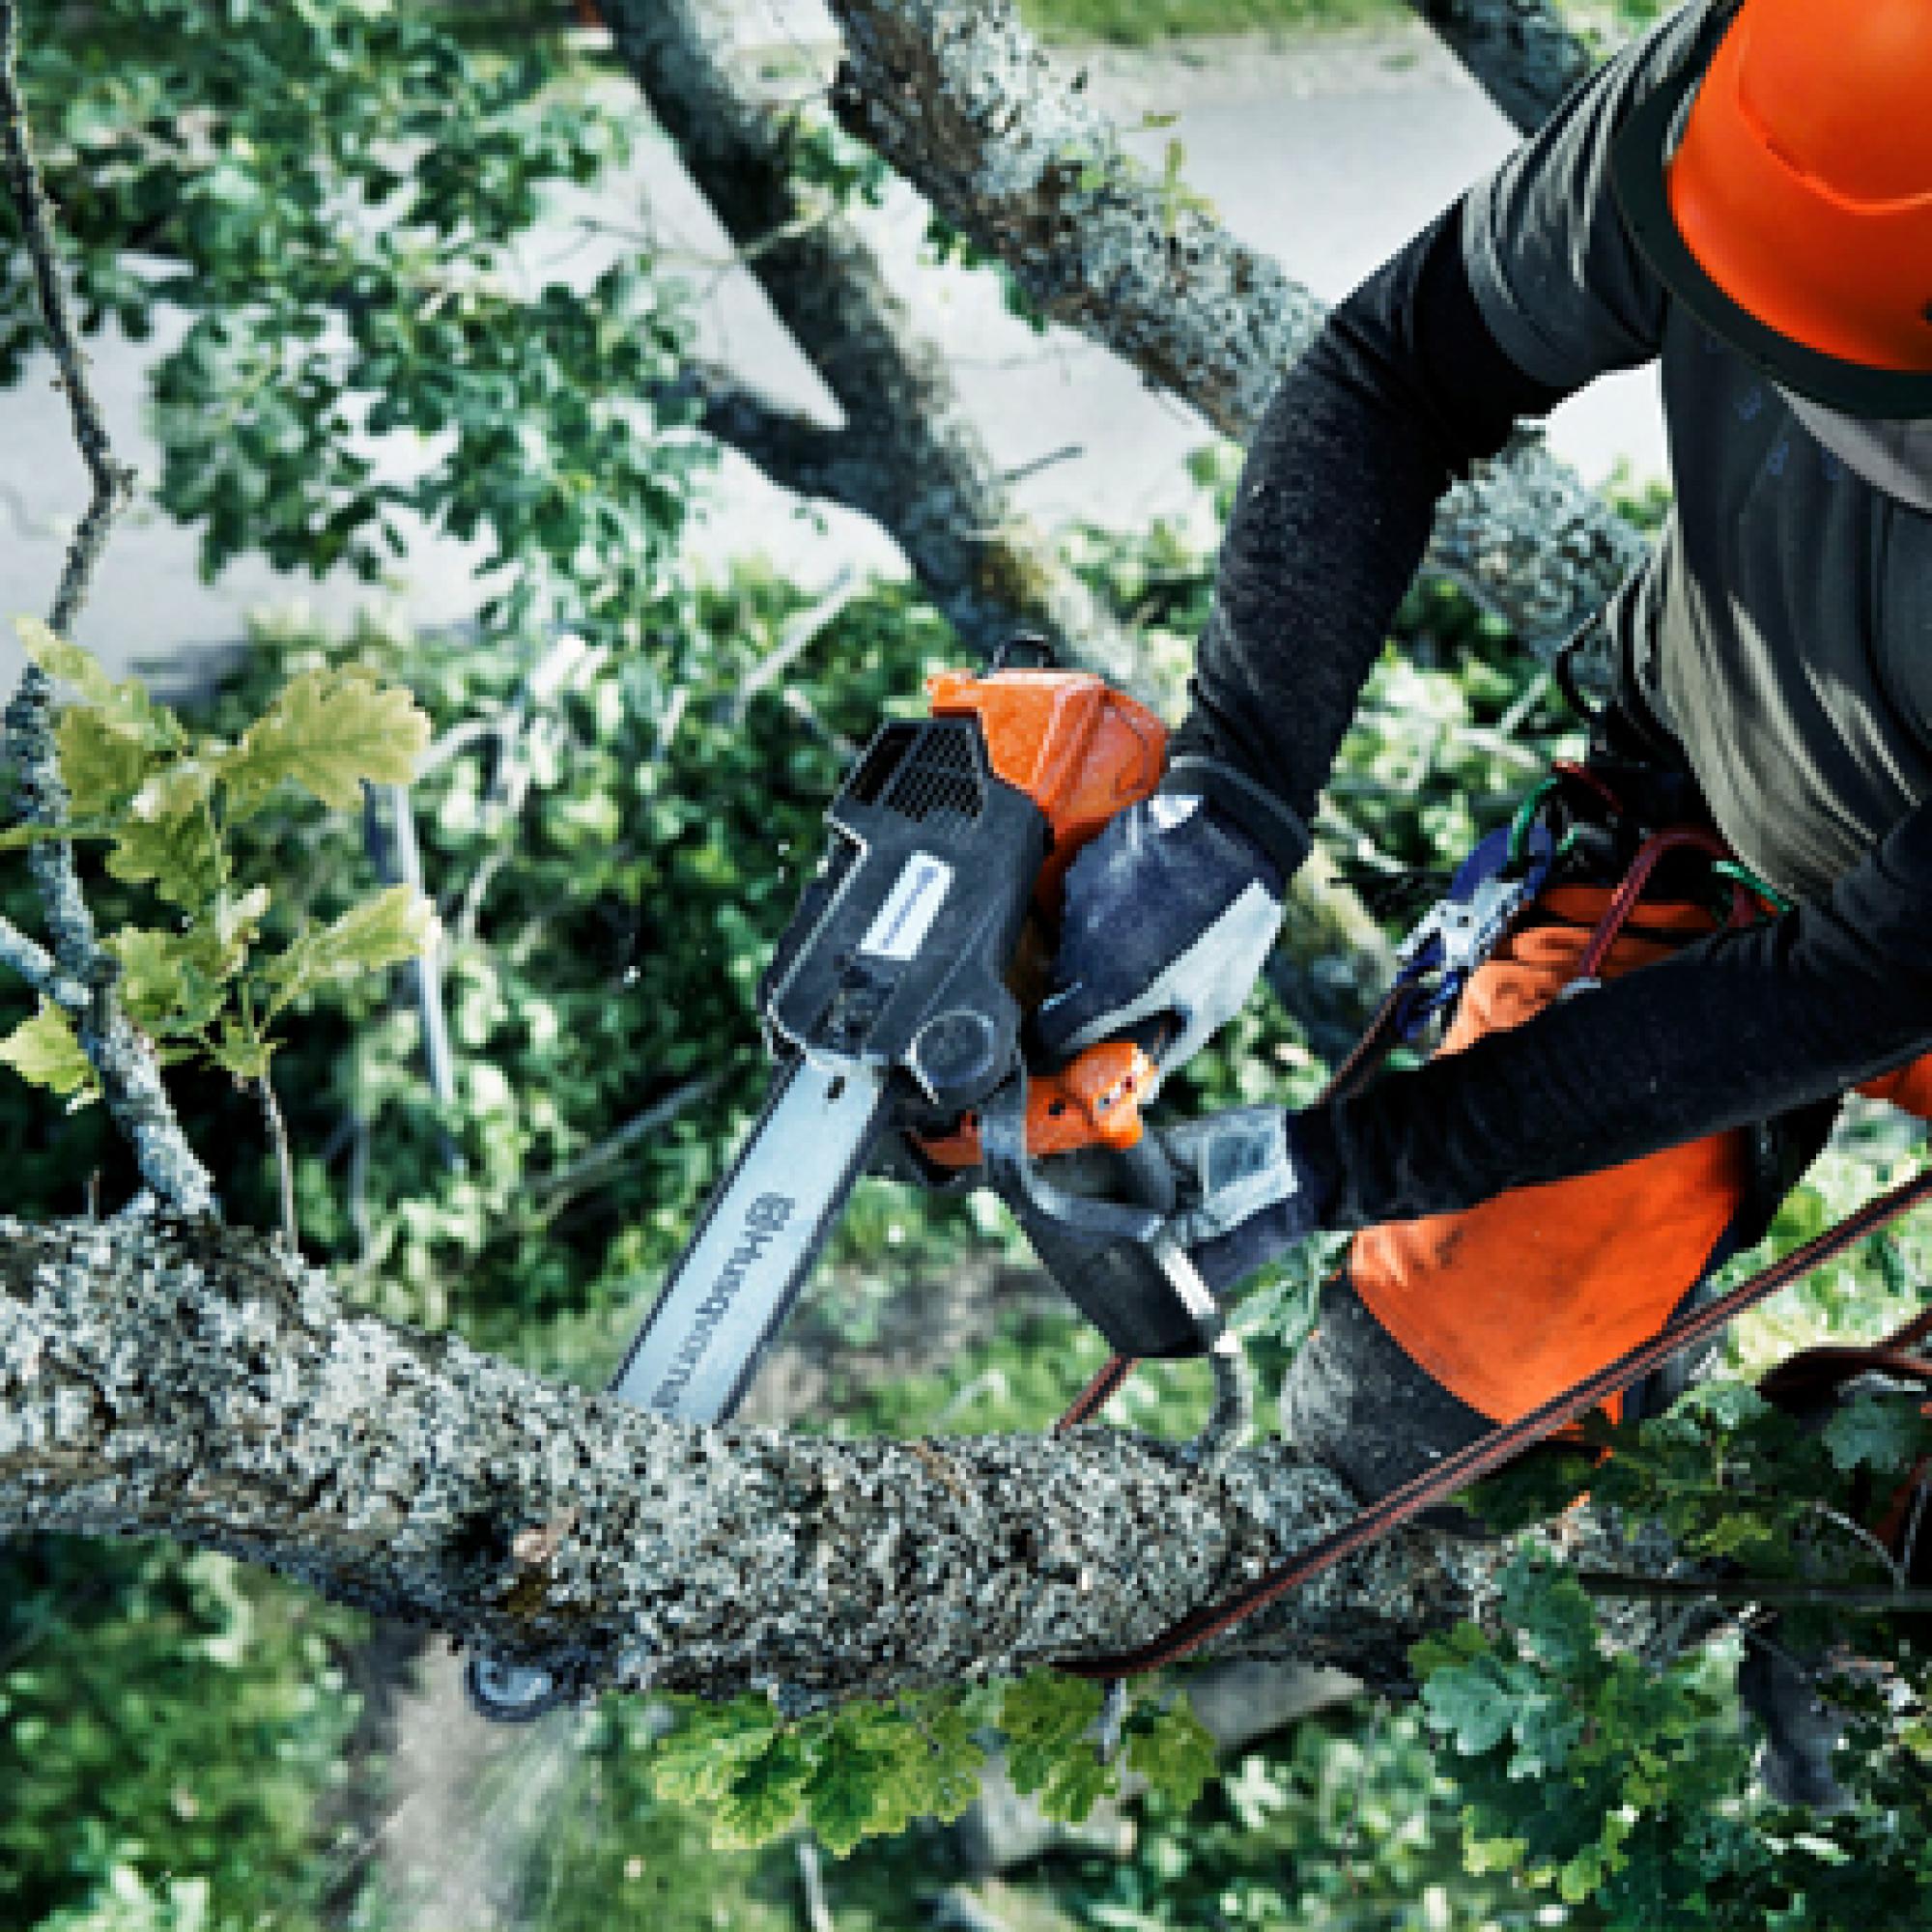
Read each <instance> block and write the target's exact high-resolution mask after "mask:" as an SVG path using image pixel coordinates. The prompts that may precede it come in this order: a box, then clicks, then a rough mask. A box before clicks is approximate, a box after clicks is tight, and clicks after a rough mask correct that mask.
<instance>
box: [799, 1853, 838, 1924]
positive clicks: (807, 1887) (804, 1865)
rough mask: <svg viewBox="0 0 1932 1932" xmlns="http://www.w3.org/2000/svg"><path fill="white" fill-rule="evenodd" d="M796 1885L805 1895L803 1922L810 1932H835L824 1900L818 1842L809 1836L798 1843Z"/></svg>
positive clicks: (823, 1878)
mask: <svg viewBox="0 0 1932 1932" xmlns="http://www.w3.org/2000/svg"><path fill="white" fill-rule="evenodd" d="M798 1883H799V1888H800V1889H801V1890H802V1891H803V1892H804V1893H805V1922H806V1925H807V1926H808V1927H809V1928H810V1932H836V1928H835V1926H834V1923H833V1918H832V1908H831V1906H830V1905H828V1904H827V1903H826V1900H825V1873H824V1871H823V1870H822V1869H821V1868H820V1864H819V1858H818V1842H817V1840H816V1839H814V1838H811V1837H809V1836H808V1837H803V1838H801V1839H800V1840H799V1841H798Z"/></svg>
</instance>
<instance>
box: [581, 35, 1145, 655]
mask: <svg viewBox="0 0 1932 1932" xmlns="http://www.w3.org/2000/svg"><path fill="white" fill-rule="evenodd" d="M600 11H601V12H602V14H603V16H604V19H605V21H606V23H607V25H608V26H609V27H610V29H611V36H612V39H613V40H614V42H615V45H616V50H617V54H618V56H619V58H620V59H621V60H622V61H623V62H624V63H625V65H626V67H627V68H628V69H629V70H630V71H631V73H632V74H633V75H634V76H635V77H636V79H637V82H638V85H639V88H640V89H641V91H642V93H643V95H644V98H645V99H647V100H648V101H649V103H650V106H651V111H652V113H653V114H654V115H655V116H656V117H657V119H658V121H659V123H660V124H661V125H662V127H663V128H664V129H665V131H666V133H667V134H668V135H669V136H670V138H671V139H672V140H673V141H674V142H675V143H676V145H677V150H678V156H679V158H680V160H681V161H682V162H683V164H684V167H685V169H686V171H687V172H688V173H689V174H690V176H691V178H692V180H693V182H695V183H696V185H697V187H698V189H699V190H700V191H701V192H702V193H703V195H704V197H705V199H706V200H707V201H708V202H709V203H710V204H711V207H712V209H713V211H714V213H716V214H717V216H718V218H719V221H720V222H721V223H722V224H723V226H724V228H725V232H726V234H728V235H729V236H730V237H731V239H732V241H734V242H735V243H737V245H738V246H739V248H741V249H742V250H744V251H746V266H747V267H748V268H749V269H750V270H751V271H752V273H753V274H754V275H755V276H756V277H757V280H758V283H759V286H760V287H761V288H762V289H763V290H764V292H765V294H766V296H767V297H768V298H770V300H771V303H772V306H773V308H774V309H775V310H776V311H777V312H778V316H779V319H780V320H781V322H782V323H783V324H784V326H785V327H786V328H787V329H788V330H789V331H790V332H791V335H792V336H793V338H794V339H795V340H796V341H797V343H798V345H799V347H800V348H801V349H802V350H803V351H804V353H805V355H806V356H807V357H808V359H809V360H810V362H811V363H812V365H813V367H814V368H816V369H817V371H818V373H819V374H820V376H822V377H823V378H824V380H825V383H826V385H827V386H828V387H829V388H830V389H831V391H832V393H833V396H834V397H835V398H836V399H837V401H838V407H839V410H840V411H841V412H842V413H843V415H844V418H845V422H844V427H843V428H841V429H830V428H825V427H822V426H820V425H817V424H813V423H810V422H809V421H807V420H805V419H803V418H799V417H796V416H791V415H788V414H787V413H786V412H783V411H780V410H775V409H772V408H770V407H769V406H767V405H763V404H761V403H760V402H759V400H758V399H757V398H756V397H753V396H749V395H745V394H742V393H738V394H732V393H728V392H727V393H724V394H720V395H719V396H718V397H716V399H715V400H714V402H713V405H712V407H711V409H710V411H709V412H708V421H707V427H709V428H710V429H711V430H712V431H713V433H714V434H716V435H718V436H719V437H720V438H721V440H726V441H730V442H732V443H733V444H734V445H735V446H738V447H740V448H742V449H743V451H744V452H745V453H746V454H747V455H748V456H750V457H751V459H752V460H753V462H754V463H760V464H761V465H764V466H768V467H769V470H770V473H771V474H772V475H773V479H774V480H775V481H778V482H781V483H783V484H784V485H785V486H786V487H787V488H790V489H794V490H797V491H799V492H800V493H801V494H805V495H809V496H813V497H823V498H825V499H827V500H829V501H832V502H836V503H841V504H843V505H845V506H846V507H847V508H849V509H854V510H858V511H860V512H861V513H863V514H864V515H866V516H868V517H870V518H872V519H873V520H874V521H875V522H876V523H878V524H879V525H880V526H881V527H882V528H884V529H885V530H886V531H887V532H888V533H889V534H890V535H891V536H892V537H893V538H894V539H895V541H896V542H897V544H898V545H899V548H900V549H901V550H902V551H903V552H904V553H905V555H906V560H907V562H908V563H910V564H911V566H912V568H913V570H914V571H915V572H916V573H917V574H918V576H919V578H920V580H921V582H923V584H924V585H925V587H926V590H927V592H928V593H929V594H930V595H931V597H932V598H933V601H934V602H935V603H936V604H937V605H938V606H939V608H940V609H941V610H942V611H944V612H945V613H946V615H947V617H948V618H949V620H950V621H951V622H952V626H953V628H954V629H955V630H956V631H957V632H958V633H959V636H960V638H961V639H962V640H963V641H964V642H966V643H967V644H968V645H970V646H972V647H974V648H976V649H982V650H983V649H990V648H991V647H992V646H993V645H995V644H998V643H1001V642H1003V641H1004V640H1005V639H1008V638H1009V637H1011V636H1012V635H1013V634H1014V632H1015V631H1021V630H1029V629H1032V630H1044V631H1046V632H1048V633H1049V634H1050V635H1051V636H1053V637H1054V638H1055V639H1064V640H1065V643H1066V645H1067V646H1068V648H1069V649H1070V650H1072V651H1074V652H1076V653H1077V654H1079V655H1080V656H1081V657H1082V658H1083V660H1084V661H1086V662H1088V663H1090V664H1092V665H1093V666H1094V668H1096V669H1103V670H1105V671H1106V672H1108V674H1109V675H1111V676H1114V677H1116V678H1122V679H1127V678H1131V677H1133V675H1134V674H1135V672H1136V670H1137V669H1138V668H1139V667H1138V666H1137V665H1136V662H1135V660H1136V655H1137V654H1136V653H1135V651H1134V649H1133V647H1132V645H1131V642H1130V641H1129V640H1128V639H1126V638H1125V636H1124V635H1123V634H1122V631H1121V629H1120V626H1119V625H1118V624H1117V623H1116V622H1115V620H1114V618H1113V617H1112V616H1111V614H1110V613H1108V612H1107V611H1104V610H1103V609H1102V608H1101V606H1100V605H1099V603H1098V602H1097V600H1095V599H1094V596H1093V595H1092V593H1091V592H1089V591H1088V589H1087V587H1086V586H1085V585H1084V584H1083V583H1082V582H1080V580H1079V579H1078V578H1077V577H1076V576H1075V575H1074V574H1073V572H1072V571H1071V570H1069V569H1068V568H1067V567H1066V565H1065V563H1064V562H1063V561H1062V560H1061V558H1060V557H1059V555H1058V554H1057V553H1056V552H1055V550H1054V548H1053V546H1052V544H1051V543H1050V542H1048V540H1047V539H1046V538H1045V537H1044V536H1043V535H1042V534H1041V533H1040V532H1039V531H1037V529H1035V528H1034V527H1033V526H1032V525H1031V524H1029V523H1028V522H1027V520H1026V519H1025V518H1024V517H1022V516H1021V515H1020V514H1019V512H1018V511H1017V510H1016V509H1015V507H1014V505H1013V503H1012V500H1011V497H1010V496H1009V493H1008V491H1007V488H1006V485H1005V483H1004V482H1003V480H1002V478H1001V475H1000V471H999V469H998V468H997V467H996V465H995V464H994V462H993V460H992V457H991V455H990V454H989V452H988V451H987V449H986V447H985V444H984V442H983V440H981V438H980V433H979V431H978V429H977V428H976V427H975V426H974V424H973V423H972V421H971V419H970V417H969V416H968V415H967V413H966V412H965V410H964V409H963V408H962V406H961V404H960V401H959V397H958V394H957V392H956V390H955V389H954V387H953V384H952V375H951V372H950V370H949V369H948V367H947V364H946V361H945V358H944V357H943V356H942V355H941V354H940V352H939V350H938V349H937V348H936V347H935V346H934V345H933V344H932V343H931V342H929V341H927V340H926V339H925V338H924V337H923V335H922V334H921V333H920V332H919V330H918V328H917V327H915V326H914V324H913V321H912V318H911V317H910V316H909V315H908V314H907V312H906V308H905V304H904V303H903V302H901V301H900V300H899V298H897V297H896V296H895V294H894V293H893V291H892V289H891V287H890V286H889V284H888V283H887V281H886V277H885V274H884V272H883V270H881V267H880V264H879V262H878V259H877V257H876V256H875V255H874V254H873V253H872V250H871V248H870V247H869V245H868V244H867V241H866V240H865V238H864V237H863V236H862V235H861V234H860V233H859V231H858V229H857V228H856V227H855V226H854V225H853V224H852V223H851V222H850V221H848V220H846V219H845V218H844V217H843V216H841V215H838V214H836V213H833V214H825V215H815V214H814V211H813V210H811V209H810V207H809V206H808V205H807V204H806V203H805V202H804V201H803V199H802V198H801V195H800V190H799V185H798V181H797V177H796V174H795V171H794V167H793V162H794V158H795V151H796V147H797V144H798V140H799V137H800V133H801V131H802V130H801V127H800V124H799V121H798V118H797V116H796V115H795V114H793V113H792V112H790V111H789V110H787V109H785V108H783V107H781V106H780V105H778V104H776V103H773V102H770V101H766V100H760V99H755V98H754V97H753V94H752V93H751V92H750V91H749V90H748V88H747V86H746V85H745V83H744V81H743V80H742V79H741V78H740V77H739V76H738V75H737V74H736V73H734V71H733V70H732V67H731V64H730V62H729V61H728V59H727V58H726V56H725V51H724V43H723V41H722V38H721V35H720V31H719V26H718V23H717V21H716V18H715V16H712V15H709V14H707V13H706V10H705V9H704V7H703V6H702V4H701V0H600Z"/></svg>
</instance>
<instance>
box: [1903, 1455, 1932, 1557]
mask: <svg viewBox="0 0 1932 1932" xmlns="http://www.w3.org/2000/svg"><path fill="white" fill-rule="evenodd" d="M1928 1495H1932V1483H1928V1479H1927V1478H1926V1477H1925V1476H1923V1475H1921V1476H1920V1477H1919V1478H1918V1481H1917V1482H1916V1483H1914V1484H1913V1486H1912V1516H1911V1518H1910V1520H1908V1521H1907V1523H1906V1525H1905V1547H1904V1548H1903V1549H1902V1550H1900V1552H1899V1557H1898V1567H1899V1568H1900V1569H1901V1570H1903V1571H1904V1572H1905V1575H1906V1577H1907V1579H1908V1580H1910V1578H1911V1576H1912V1562H1913V1558H1914V1557H1916V1556H1917V1555H1918V1531H1919V1526H1920V1525H1921V1524H1922V1523H1923V1522H1924V1520H1925V1499H1926V1497H1927V1496H1928Z"/></svg>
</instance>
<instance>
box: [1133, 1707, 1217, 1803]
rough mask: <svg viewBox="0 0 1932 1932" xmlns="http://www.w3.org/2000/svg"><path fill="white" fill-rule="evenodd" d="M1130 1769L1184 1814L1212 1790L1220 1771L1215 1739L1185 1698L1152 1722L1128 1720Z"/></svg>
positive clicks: (1135, 1718) (1162, 1712)
mask: <svg viewBox="0 0 1932 1932" xmlns="http://www.w3.org/2000/svg"><path fill="white" fill-rule="evenodd" d="M1127 1769H1128V1770H1129V1771H1134V1772H1138V1773H1139V1774H1140V1775H1141V1776H1143V1777H1144V1778H1146V1779H1147V1781H1148V1785H1149V1788H1150V1789H1151V1790H1153V1791H1156V1792H1158V1793H1159V1794H1160V1796H1161V1797H1162V1798H1164V1799H1165V1800H1166V1801H1167V1802H1168V1803H1169V1804H1172V1805H1174V1806H1176V1807H1177V1808H1178V1809H1179V1810H1182V1811H1184V1810H1186V1809H1187V1808H1188V1807H1189V1806H1190V1805H1191V1804H1193V1803H1194V1801H1195V1800H1196V1799H1197V1798H1199V1797H1200V1796H1201V1794H1202V1792H1203V1791H1205V1790H1206V1789H1207V1788H1208V1783H1209V1781H1210V1780H1211V1779H1212V1778H1213V1776H1214V1775H1215V1773H1216V1771H1217V1770H1218V1769H1219V1767H1218V1765H1217V1764H1216V1762H1215V1757H1214V1739H1213V1737H1212V1735H1211V1734H1210V1732H1209V1731H1208V1727H1207V1725H1206V1724H1204V1723H1203V1722H1202V1721H1201V1719H1199V1718H1197V1717H1196V1716H1195V1715H1194V1707H1193V1706H1192V1705H1191V1704H1189V1703H1188V1701H1187V1699H1186V1697H1185V1696H1184V1695H1180V1696H1177V1697H1176V1698H1175V1700H1174V1701H1173V1703H1171V1704H1170V1705H1169V1706H1168V1707H1167V1709H1166V1710H1164V1711H1160V1712H1157V1713H1156V1714H1155V1715H1154V1716H1153V1717H1152V1718H1151V1719H1142V1718H1141V1717H1140V1716H1139V1714H1138V1713H1136V1715H1135V1716H1134V1717H1132V1718H1130V1719H1128V1723H1127Z"/></svg>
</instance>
